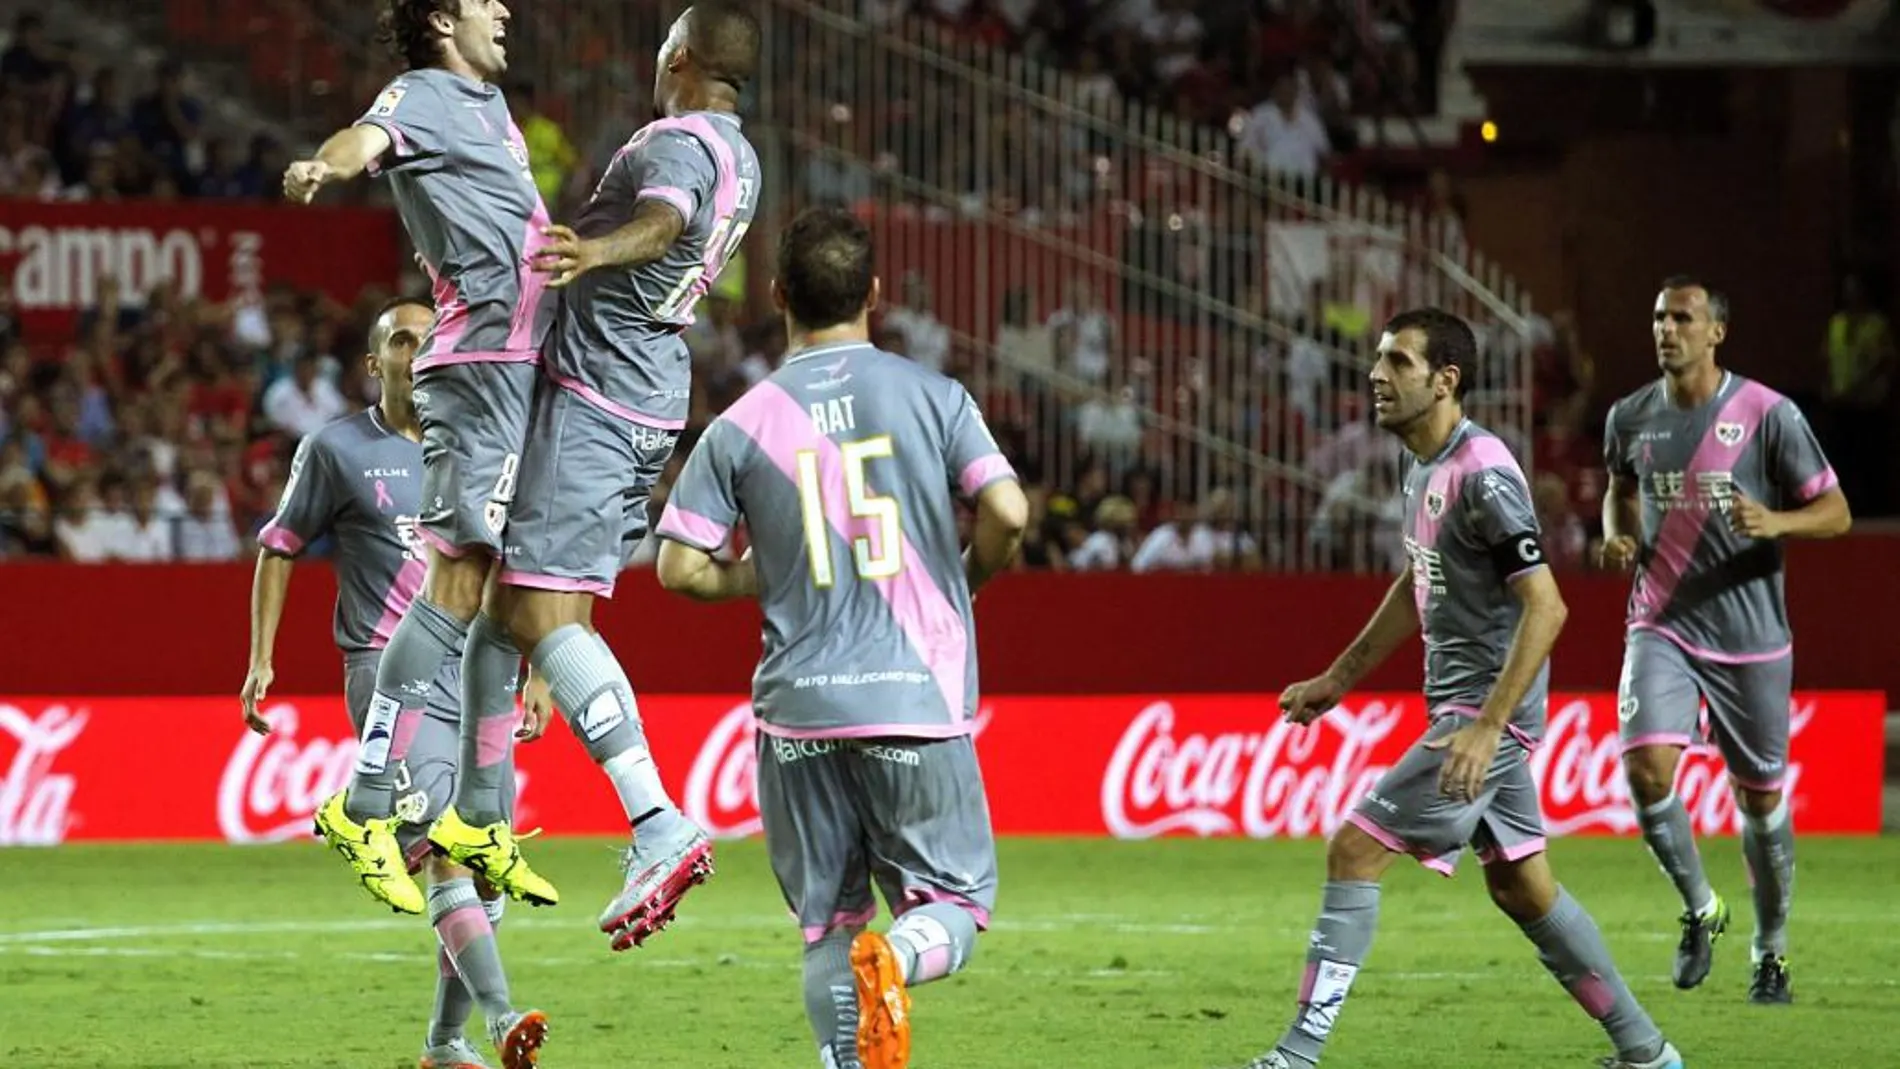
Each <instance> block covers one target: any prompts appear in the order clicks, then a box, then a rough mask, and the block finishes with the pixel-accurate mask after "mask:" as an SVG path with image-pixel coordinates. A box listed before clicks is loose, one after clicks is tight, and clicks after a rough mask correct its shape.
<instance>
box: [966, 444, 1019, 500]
mask: <svg viewBox="0 0 1900 1069" xmlns="http://www.w3.org/2000/svg"><path fill="white" fill-rule="evenodd" d="M1015 474H1016V469H1015V468H1012V467H1010V466H1009V458H1008V457H1005V456H1004V455H1003V454H1001V453H991V454H990V455H989V456H986V457H977V458H976V459H975V460H972V461H970V463H969V465H968V466H967V467H965V468H964V469H963V474H962V475H961V476H959V477H958V478H957V485H959V486H961V487H962V488H963V496H964V497H975V496H976V493H977V491H978V490H981V489H983V488H984V487H985V486H988V485H989V484H991V483H993V482H995V481H996V480H998V479H1008V478H1012V477H1014V476H1015Z"/></svg>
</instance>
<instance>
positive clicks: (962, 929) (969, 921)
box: [884, 902, 976, 985]
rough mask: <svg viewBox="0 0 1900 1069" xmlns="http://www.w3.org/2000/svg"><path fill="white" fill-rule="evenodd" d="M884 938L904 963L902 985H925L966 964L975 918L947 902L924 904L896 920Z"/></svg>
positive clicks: (973, 941) (973, 947)
mask: <svg viewBox="0 0 1900 1069" xmlns="http://www.w3.org/2000/svg"><path fill="white" fill-rule="evenodd" d="M884 938H886V939H888V940H890V942H891V949H893V950H895V951H897V957H898V960H899V961H901V962H903V964H904V983H906V984H913V985H914V984H927V983H929V982H930V981H932V980H941V979H943V978H944V977H946V976H949V975H950V974H952V973H954V972H956V971H957V970H959V969H961V968H963V967H964V966H965V965H968V964H969V963H970V955H971V954H973V953H975V951H976V918H975V917H972V916H971V915H970V912H969V911H968V910H966V909H963V908H961V907H958V906H953V905H951V904H950V903H948V902H926V903H924V904H923V905H921V906H918V907H917V908H915V909H913V910H910V911H909V912H907V913H905V914H904V915H903V916H902V917H899V918H897V923H895V924H893V925H891V930H890V931H889V932H886V933H885V935H884Z"/></svg>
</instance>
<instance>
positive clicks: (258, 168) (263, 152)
mask: <svg viewBox="0 0 1900 1069" xmlns="http://www.w3.org/2000/svg"><path fill="white" fill-rule="evenodd" d="M287 162H288V157H287V156H286V155H285V153H284V146H283V145H281V144H279V143H278V141H277V139H276V138H274V137H272V136H270V135H269V134H258V135H256V136H254V137H252V138H251V148H250V152H249V153H248V154H247V155H246V156H245V157H244V162H243V163H242V164H241V165H239V167H238V169H237V175H236V177H237V185H238V189H239V190H241V191H242V195H243V196H244V197H246V198H250V199H255V198H258V197H270V196H271V195H272V191H273V190H274V189H275V187H276V183H277V182H278V181H280V180H281V179H282V176H283V173H284V167H285V165H286V163H287Z"/></svg>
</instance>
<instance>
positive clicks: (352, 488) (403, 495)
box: [240, 299, 547, 1069]
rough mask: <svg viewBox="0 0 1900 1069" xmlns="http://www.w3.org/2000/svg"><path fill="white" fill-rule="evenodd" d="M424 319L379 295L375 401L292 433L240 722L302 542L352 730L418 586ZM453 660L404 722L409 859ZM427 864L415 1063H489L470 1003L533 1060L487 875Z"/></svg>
mask: <svg viewBox="0 0 1900 1069" xmlns="http://www.w3.org/2000/svg"><path fill="white" fill-rule="evenodd" d="M432 319H433V313H432V312H431V310H430V308H429V306H428V305H427V304H425V303H423V302H420V301H414V300H407V299H398V300H395V301H391V302H390V303H388V304H387V305H384V306H383V309H382V311H381V312H380V313H379V314H378V315H377V316H376V321H375V326H374V327H373V328H372V329H371V331H370V339H369V345H370V352H369V356H368V365H369V374H370V376H371V377H372V378H375V379H377V380H378V381H380V382H381V383H382V399H381V401H379V402H378V403H377V405H376V407H374V408H370V409H366V410H364V411H362V412H359V413H357V414H356V415H354V416H348V417H346V418H344V419H340V420H337V421H336V422H334V423H331V424H330V425H328V426H326V427H324V428H323V429H322V430H320V431H317V432H316V433H315V434H312V435H310V436H309V437H308V438H305V439H304V440H303V443H302V444H301V445H300V446H298V448H297V456H296V459H295V461H294V462H293V463H292V465H291V470H290V480H289V481H288V482H287V483H286V484H285V485H284V496H283V500H282V501H281V502H280V503H279V504H278V506H277V514H276V515H275V516H274V517H272V519H271V521H270V523H268V524H267V525H265V527H264V529H263V531H262V532H261V533H260V534H259V535H258V542H259V543H260V544H261V546H262V548H261V549H260V550H259V551H258V554H257V576H256V580H255V581H254V582H253V584H252V587H251V667H250V673H249V674H248V675H247V676H245V679H244V689H243V692H242V694H241V696H240V697H241V700H242V702H243V708H244V720H245V722H246V723H247V724H249V725H250V728H251V730H252V731H255V732H257V733H259V734H262V735H268V734H269V733H270V731H271V724H270V723H269V722H268V721H266V720H265V719H264V718H263V716H262V715H260V713H259V712H258V706H259V704H260V703H261V702H263V700H264V698H265V696H266V694H267V692H268V691H269V690H270V685H271V681H272V678H273V676H274V673H273V672H272V670H271V653H272V650H273V648H274V647H275V645H276V640H277V624H278V621H279V620H281V619H282V617H283V611H284V596H285V593H286V592H287V591H288V590H289V588H290V572H291V568H292V567H293V565H294V563H295V561H296V558H297V557H298V556H299V555H301V554H302V553H303V550H304V547H305V546H307V545H309V544H310V543H312V542H315V541H317V540H318V539H319V538H323V537H325V536H330V537H333V538H334V539H335V540H336V553H335V561H336V572H337V602H336V644H337V647H338V648H339V649H341V650H342V651H343V692H344V701H345V704H346V705H347V706H348V708H349V713H350V723H351V726H352V727H354V728H356V729H357V731H358V732H359V734H360V732H361V730H362V726H363V721H364V719H365V718H366V717H367V715H368V712H369V704H370V696H371V694H372V693H373V691H374V689H375V685H376V663H377V661H378V660H380V659H381V658H382V655H383V650H384V648H385V647H386V646H387V645H388V643H389V639H390V635H391V633H392V632H394V631H395V629H396V622H397V621H398V620H399V619H401V618H402V613H403V610H404V609H406V608H407V607H408V605H409V601H410V599H412V598H413V597H414V596H415V594H416V591H417V590H418V589H419V588H420V587H421V586H422V573H423V564H422V546H421V544H420V542H419V541H418V540H417V539H416V536H415V524H416V506H417V504H418V503H419V502H420V500H421V498H422V477H421V476H422V447H421V446H420V445H418V444H417V442H418V439H420V438H421V430H420V428H418V427H417V425H416V412H415V405H414V404H413V402H412V399H411V392H410V391H411V383H410V370H409V369H410V361H411V359H412V358H413V357H414V355H415V352H416V348H417V346H418V345H419V344H420V343H421V341H422V338H423V335H425V334H427V333H428V330H429V324H430V322H431V321H432ZM459 669H460V660H459V658H456V657H450V658H448V659H447V660H445V661H444V662H443V665H442V668H441V670H440V672H439V674H438V676H437V678H436V680H435V686H434V687H433V688H432V689H431V690H430V693H429V697H428V708H427V711H426V713H425V714H424V715H423V716H422V717H421V718H420V719H419V720H417V721H414V722H413V724H414V731H415V736H414V738H413V739H412V740H409V741H410V745H409V746H408V748H407V749H408V756H407V757H406V758H405V759H404V760H403V761H402V762H401V763H399V764H398V766H397V769H396V776H395V792H396V795H397V801H396V805H395V811H396V813H397V815H398V816H399V817H400V818H401V820H402V821H403V824H402V826H401V828H400V830H399V831H398V833H397V835H398V839H397V841H398V842H399V843H400V844H401V846H402V848H403V851H404V853H405V854H406V855H407V856H408V857H409V858H410V859H412V861H414V862H421V861H422V858H423V857H424V856H425V855H428V854H429V844H428V843H427V841H426V840H425V838H424V831H423V829H425V828H427V827H428V825H429V822H430V821H433V820H434V819H435V818H436V816H437V815H438V814H439V813H441V812H442V810H443V808H444V807H445V806H447V804H448V801H449V795H450V792H452V791H453V790H454V785H455V779H456V766H457V764H458V763H459V760H458V754H457V749H458V741H457V740H458V733H457V721H458V719H459V717H458V714H457V709H458V698H459V694H458V691H459V684H458V678H459V675H460V671H459ZM509 781H510V783H511V784H512V782H513V776H512V774H511V775H510V776H509ZM426 864H427V865H428V869H429V877H430V883H431V885H432V886H431V887H430V889H429V899H428V903H429V917H430V919H431V921H433V923H434V925H435V931H436V936H437V938H438V940H439V941H440V942H441V949H440V957H441V962H440V965H441V968H440V969H439V976H438V978H437V981H436V999H435V1014H434V1016H433V1017H431V1018H430V1020H429V1032H428V1037H427V1039H426V1040H425V1041H424V1043H423V1052H422V1059H421V1062H420V1065H421V1069H479V1067H482V1066H484V1065H485V1064H486V1063H484V1062H483V1061H482V1058H481V1055H480V1054H478V1053H476V1051H475V1049H474V1048H473V1047H472V1046H470V1045H469V1043H468V1041H467V1040H465V1039H463V1038H462V1026H463V1023H464V1022H466V1021H467V1020H468V1015H469V1012H470V1010H471V1008H472V1007H473V1005H475V1004H477V1003H479V1004H480V1006H481V1008H482V1012H483V1014H485V1015H486V1016H487V1018H488V1029H489V1037H490V1038H491V1039H492V1040H493V1041H494V1044H495V1047H496V1049H497V1050H499V1051H500V1052H501V1057H502V1064H503V1065H505V1066H507V1067H508V1069H518V1067H520V1066H527V1065H533V1064H534V1063H535V1057H536V1054H535V1052H536V1051H537V1050H538V1049H539V1048H540V1046H541V1044H542V1041H543V1040H544V1039H545V1038H546V1036H547V1019H546V1018H545V1017H544V1016H543V1015H542V1014H541V1013H540V1012H538V1011H534V1010H530V1011H528V1012H526V1013H520V1012H516V1010H515V1009H514V1006H513V1005H512V1003H510V1002H509V998H508V978H507V975H506V974H505V973H504V972H503V971H502V966H501V954H500V951H499V950H498V948H497V947H496V943H495V929H496V928H497V927H499V926H500V924H501V915H502V906H503V905H504V901H503V899H502V898H501V896H500V895H499V894H498V893H496V892H494V891H492V890H491V889H489V888H486V887H483V888H481V889H480V890H479V891H478V889H477V885H476V883H475V881H474V878H473V876H472V874H471V873H470V872H469V871H468V870H467V869H463V868H460V867H458V866H456V865H454V864H453V863H451V862H450V861H448V860H447V859H446V858H441V857H433V856H431V857H429V858H428V860H427V862H426Z"/></svg>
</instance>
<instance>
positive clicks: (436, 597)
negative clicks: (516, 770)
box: [284, 0, 558, 913]
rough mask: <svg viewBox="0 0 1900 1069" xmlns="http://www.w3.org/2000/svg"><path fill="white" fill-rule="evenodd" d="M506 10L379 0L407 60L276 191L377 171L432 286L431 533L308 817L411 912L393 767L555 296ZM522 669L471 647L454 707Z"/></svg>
mask: <svg viewBox="0 0 1900 1069" xmlns="http://www.w3.org/2000/svg"><path fill="white" fill-rule="evenodd" d="M508 21H509V14H508V9H507V8H506V7H505V6H503V5H502V4H501V3H500V2H499V0H385V6H384V9H383V12H382V26H383V35H384V37H385V38H386V39H388V40H389V41H390V42H392V43H393V44H394V46H395V48H396V50H397V51H398V52H399V53H400V54H401V56H402V58H403V60H404V62H405V63H406V64H407V65H408V71H407V72H406V73H404V74H402V75H399V76H397V78H396V79H395V80H394V81H392V82H390V83H389V85H388V87H387V88H385V89H384V90H383V92H382V94H381V95H380V96H378V97H377V98H376V101H375V103H374V104H372V105H371V106H370V109H369V111H367V112H365V113H364V115H363V117H362V118H360V119H358V120H357V121H356V123H355V125H352V126H350V127H349V128H347V129H345V130H341V131H339V132H337V133H336V134H334V135H332V136H331V138H330V139H329V140H328V141H325V142H324V143H323V147H322V148H320V149H318V150H317V154H316V157H315V158H314V159H309V160H300V161H298V162H296V163H293V164H291V165H290V167H289V169H288V170H287V171H286V172H285V174H284V192H285V195H286V196H288V197H289V198H290V199H292V200H294V201H299V202H307V201H308V200H310V198H311V197H312V196H314V195H315V194H316V192H317V190H318V189H320V188H322V187H323V186H324V185H327V184H329V183H331V182H339V181H344V180H347V179H350V178H354V177H355V176H356V175H358V174H361V173H362V172H363V171H364V170H366V169H367V170H371V171H380V172H381V173H383V174H385V175H386V176H387V177H388V179H389V183H390V186H391V189H392V191H393V192H394V194H395V197H396V210H397V212H398V214H399V215H400V216H401V217H402V222H403V226H404V228H405V229H407V230H408V232H409V238H410V240H411V241H412V242H413V243H414V244H415V246H416V249H417V251H418V253H419V255H420V258H421V260H422V265H423V268H424V269H425V270H427V271H428V272H429V274H430V277H431V278H432V279H434V282H435V308H436V319H435V325H434V327H433V328H432V329H431V330H430V331H429V335H428V337H427V338H425V339H424V340H423V342H422V348H421V349H420V350H419V351H418V352H417V353H416V357H415V382H416V394H415V397H416V407H417V411H418V414H419V416H420V418H421V425H422V504H421V512H420V516H419V519H418V523H417V525H416V532H417V534H418V535H419V536H420V537H421V538H422V539H423V541H425V542H426V543H428V546H429V551H428V552H429V566H428V573H427V576H426V578H425V579H424V581H423V588H422V593H421V594H420V595H419V596H417V597H416V598H415V599H414V600H413V601H412V602H410V604H409V608H408V611H407V612H405V613H404V614H403V618H402V622H401V623H400V624H399V625H397V627H396V629H395V633H394V634H393V635H392V636H391V637H390V640H389V646H388V648H387V649H386V650H384V654H383V658H382V663H381V664H380V665H379V667H378V668H377V674H376V689H375V694H374V696H373V697H372V698H371V699H370V703H369V711H368V713H367V715H366V716H365V717H364V722H363V729H362V739H361V743H362V745H361V749H360V752H359V757H358V759H357V765H356V769H355V771H354V774H353V775H352V777H351V780H350V786H349V789H348V791H347V792H344V793H341V794H338V795H337V796H336V797H333V798H331V799H329V800H327V801H325V802H324V803H323V805H322V806H321V807H320V808H319V809H318V810H317V820H316V823H317V830H318V831H319V832H321V833H322V834H323V836H324V838H325V839H327V840H328V841H329V842H330V844H331V845H332V846H334V847H336V848H337V849H338V850H339V851H340V852H342V853H343V855H344V857H345V858H346V859H348V860H349V862H350V864H351V866H352V867H353V868H354V869H355V870H356V872H357V875H358V877H359V879H361V880H362V882H363V885H364V886H365V887H366V888H368V890H369V892H370V893H371V894H372V895H374V896H376V897H377V898H379V899H381V900H383V901H385V902H387V903H389V904H390V905H391V906H393V907H395V908H396V909H398V910H402V911H405V912H409V913H420V912H422V907H423V900H422V892H421V891H420V890H419V889H418V888H417V887H416V885H415V882H414V881H413V880H411V879H410V878H409V876H408V874H407V872H406V871H405V870H404V867H403V864H402V856H401V853H400V851H399V850H398V848H397V845H396V840H395V836H394V826H395V821H394V820H393V819H392V818H391V816H390V814H391V805H392V789H393V779H392V777H393V776H394V775H395V772H396V769H397V768H399V767H400V766H401V763H402V758H403V755H404V751H405V749H406V748H407V746H408V744H409V743H410V742H411V741H412V740H413V739H414V738H415V735H416V730H417V729H416V724H417V723H418V722H419V720H420V719H421V717H422V715H423V707H424V705H425V704H426V703H427V700H428V697H429V695H430V693H431V691H432V690H433V688H434V681H435V679H436V677H437V674H438V673H439V672H440V671H441V668H442V665H443V663H444V662H446V661H448V660H449V659H450V658H451V657H454V656H456V655H457V654H459V653H460V652H462V650H463V647H464V645H466V644H468V640H469V638H470V636H469V623H470V621H472V620H474V619H475V615H476V611H477V610H478V609H479V608H480V606H481V600H482V588H483V586H484V584H485V583H486V582H487V580H488V578H489V574H490V571H491V565H492V563H493V562H494V561H495V560H496V559H498V558H499V556H500V553H501V546H502V530H503V528H504V526H505V524H506V522H507V517H508V503H509V502H510V501H511V500H513V498H514V492H515V480H516V479H517V477H518V476H519V474H520V460H521V447H522V441H523V435H524V434H525V432H526V429H527V425H528V412H529V407H530V403H531V400H532V398H533V394H534V383H535V378H536V375H535V367H534V365H535V363H536V362H537V361H538V360H539V350H540V347H541V342H542V340H543V338H544V336H545V334H546V327H547V322H548V320H549V319H551V318H552V316H551V314H550V313H551V309H552V305H553V303H554V302H552V301H543V300H542V296H543V291H544V290H545V288H546V285H547V276H546V275H545V274H542V273H540V272H538V271H536V270H535V269H534V266H533V256H534V254H535V253H536V252H538V251H539V250H540V249H541V248H542V247H543V246H544V245H546V244H547V238H546V236H545V234H544V233H543V232H544V231H545V230H546V229H547V227H548V214H547V209H546V207H545V206H544V205H543V204H542V203H541V194H540V192H539V191H538V190H537V189H536V187H535V184H534V176H533V175H532V174H531V173H530V172H529V170H528V152H527V148H526V145H525V144H524V142H523V141H522V139H521V132H520V131H519V130H518V129H517V128H516V127H515V124H514V120H513V119H511V118H510V117H509V113H508V104H507V102H506V101H505V100H503V99H502V95H501V90H500V89H498V88H496V86H495V85H494V82H495V80H496V79H497V78H499V77H500V76H501V74H502V72H503V71H505V70H506V69H507V66H508V53H507V47H506V44H505V38H506V34H507V28H508ZM519 670H520V661H519V659H518V658H517V659H516V660H515V661H513V662H510V663H508V664H505V665H504V664H501V663H498V662H497V661H495V660H494V659H493V658H473V657H472V658H468V659H467V660H466V661H465V662H464V665H463V672H462V686H463V701H462V707H463V709H464V710H466V711H467V713H468V715H469V716H470V717H473V716H475V715H476V714H477V713H478V712H481V711H483V710H484V709H485V708H486V707H485V706H484V705H483V704H480V702H481V701H482V700H483V699H482V696H484V695H490V694H493V693H495V692H497V691H508V692H511V693H512V691H513V689H514V680H515V679H516V677H517V675H518V673H519ZM510 711H511V714H512V701H511V702H510ZM493 719H494V722H493V723H489V724H488V725H487V726H488V727H489V728H494V727H496V726H497V725H499V727H500V730H491V731H489V733H488V734H485V735H482V736H479V737H477V738H475V739H472V740H471V739H468V738H465V739H464V742H463V745H464V747H465V749H466V750H467V751H468V752H465V753H464V754H463V760H462V764H461V784H460V786H459V787H458V789H459V790H468V789H483V790H499V789H500V787H501V783H502V773H503V771H504V766H505V764H506V754H507V751H508V749H509V747H510V746H511V745H512V740H511V737H510V736H511V734H512V732H513V722H512V719H511V720H510V721H509V722H508V723H502V722H501V720H500V718H493ZM497 827H498V829H499V832H498V834H497V837H496V839H495V841H494V842H493V843H492V844H491V847H490V849H489V850H488V852H487V853H486V854H485V855H484V857H483V858H482V859H481V860H482V864H481V865H480V866H479V869H480V871H482V872H483V873H484V875H486V876H487V877H488V878H489V880H490V881H491V882H492V883H494V884H495V885H496V886H499V887H501V888H502V889H504V890H506V891H507V892H508V893H510V894H511V895H513V896H515V897H516V898H524V899H526V900H528V901H530V902H533V903H535V904H537V905H547V904H552V903H553V902H554V901H555V900H556V898H557V897H558V896H557V894H556V892H555V889H554V887H553V885H551V884H549V883H548V882H547V881H546V880H544V879H541V878H540V877H539V876H537V875H536V874H535V873H533V872H532V871H530V870H528V869H527V867H526V866H525V865H522V864H520V860H519V858H520V855H519V851H518V850H517V849H516V847H515V841H514V837H513V836H512V835H511V834H509V833H508V828H507V825H506V824H505V823H503V824H499V825H497ZM458 860H460V861H461V863H464V864H468V863H469V862H468V860H467V859H465V858H460V859H458Z"/></svg>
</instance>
